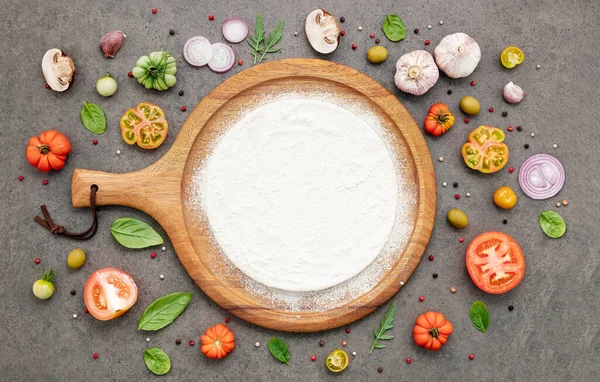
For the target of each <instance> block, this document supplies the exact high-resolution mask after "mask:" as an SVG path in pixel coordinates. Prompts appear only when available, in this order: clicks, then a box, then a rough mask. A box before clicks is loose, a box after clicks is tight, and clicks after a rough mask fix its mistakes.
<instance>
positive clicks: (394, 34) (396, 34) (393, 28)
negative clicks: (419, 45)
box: [381, 15, 406, 42]
mask: <svg viewBox="0 0 600 382" xmlns="http://www.w3.org/2000/svg"><path fill="white" fill-rule="evenodd" d="M381 29H382V30H383V33H385V37H387V38H388V40H390V41H394V42H397V41H400V40H404V39H405V38H406V27H405V26H404V21H402V19H401V18H400V16H398V15H385V20H383V24H382V25H381Z"/></svg>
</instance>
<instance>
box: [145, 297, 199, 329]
mask: <svg viewBox="0 0 600 382" xmlns="http://www.w3.org/2000/svg"><path fill="white" fill-rule="evenodd" d="M191 299H192V294H191V293H184V292H176V293H171V294H169V295H166V296H164V297H161V298H159V299H158V300H156V301H154V302H153V303H152V304H150V306H149V307H148V308H146V311H145V312H144V314H142V317H140V323H139V324H138V330H158V329H162V328H164V327H165V326H168V325H170V324H171V323H172V322H173V321H175V319H176V318H177V317H179V315H180V314H181V313H183V311H184V310H185V308H187V306H188V304H189V303H190V300H191Z"/></svg>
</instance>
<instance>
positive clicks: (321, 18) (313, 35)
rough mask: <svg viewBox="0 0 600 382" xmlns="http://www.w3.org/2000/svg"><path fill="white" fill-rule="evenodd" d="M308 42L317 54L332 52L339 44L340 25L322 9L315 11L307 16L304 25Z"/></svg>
mask: <svg viewBox="0 0 600 382" xmlns="http://www.w3.org/2000/svg"><path fill="white" fill-rule="evenodd" d="M304 28H305V30H306V37H308V42H310V45H311V46H312V47H313V49H314V50H316V51H317V52H319V53H323V54H328V53H331V52H333V51H334V50H335V49H336V48H337V47H338V44H339V42H340V24H338V21H337V18H336V17H335V16H334V15H332V14H330V13H328V12H327V11H325V10H323V9H315V10H314V11H312V12H311V13H309V14H308V17H307V18H306V24H305V26H304Z"/></svg>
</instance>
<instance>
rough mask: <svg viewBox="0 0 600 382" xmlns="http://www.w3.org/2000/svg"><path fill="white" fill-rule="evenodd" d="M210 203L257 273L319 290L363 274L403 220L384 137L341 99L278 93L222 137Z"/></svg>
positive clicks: (227, 237) (218, 231) (238, 253)
mask: <svg viewBox="0 0 600 382" xmlns="http://www.w3.org/2000/svg"><path fill="white" fill-rule="evenodd" d="M205 176H206V178H205V182H206V183H205V190H204V201H203V202H204V203H203V204H204V209H205V212H206V215H207V217H208V223H209V226H210V228H211V231H212V233H213V235H214V238H215V239H216V241H217V243H218V244H219V246H220V247H221V249H222V251H223V253H224V254H225V255H226V256H227V257H228V258H229V259H230V260H231V262H232V263H233V264H234V265H235V266H236V267H238V268H239V269H240V270H241V271H243V272H244V273H246V274H247V275H248V276H249V277H251V278H253V279H254V280H256V281H258V282H260V283H262V284H265V285H267V286H269V287H274V288H278V289H282V290H288V291H296V292H300V291H317V290H322V289H325V288H329V287H331V286H334V285H337V284H339V283H341V282H344V281H346V280H348V279H350V278H352V277H353V276H355V275H357V274H358V273H360V272H361V271H362V270H363V269H364V268H365V267H367V266H368V265H369V264H370V263H371V262H372V261H373V260H374V259H375V258H376V257H377V256H378V255H379V253H380V252H381V251H382V249H383V248H384V246H385V244H386V242H387V241H388V238H389V236H390V233H391V230H392V227H393V226H394V222H395V219H396V209H397V204H398V182H397V179H396V172H395V169H394V163H393V161H392V158H391V156H390V154H389V152H388V150H387V147H386V145H385V143H384V142H383V140H382V139H381V138H380V137H379V136H378V135H377V133H376V132H375V131H374V130H373V129H372V128H371V127H370V126H369V125H368V124H367V123H366V122H365V121H364V120H363V119H361V118H360V117H358V116H357V115H355V114H353V113H352V112H350V111H348V110H346V109H344V108H342V107H339V106H336V105H334V104H331V103H328V102H323V101H316V100H309V99H301V98H300V99H289V100H282V101H276V102H272V103H269V104H266V105H264V106H261V107H259V108H258V109H256V110H254V111H252V112H251V113H249V114H247V115H246V116H244V117H243V118H242V119H241V120H240V121H239V122H237V123H236V125H235V126H233V127H232V128H231V129H230V130H229V131H227V132H226V133H225V134H224V136H222V137H221V139H220V140H219V142H217V145H216V147H215V148H214V151H213V153H212V154H211V156H210V158H209V159H208V165H207V172H206V174H205Z"/></svg>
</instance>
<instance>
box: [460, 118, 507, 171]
mask: <svg viewBox="0 0 600 382" xmlns="http://www.w3.org/2000/svg"><path fill="white" fill-rule="evenodd" d="M504 137H505V136H504V132H503V131H502V130H500V129H499V128H497V127H491V126H479V127H478V128H476V129H475V130H473V131H471V132H470V133H469V137H468V138H467V140H468V142H467V143H465V144H464V145H463V147H462V156H463V159H464V161H465V163H466V164H467V166H469V167H470V168H472V169H473V170H477V171H479V172H483V173H485V174H487V173H492V172H496V171H500V170H501V169H502V168H503V167H504V166H506V164H507V163H508V153H509V151H508V146H506V145H505V144H504V143H502V142H504Z"/></svg>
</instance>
